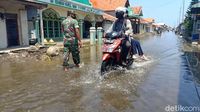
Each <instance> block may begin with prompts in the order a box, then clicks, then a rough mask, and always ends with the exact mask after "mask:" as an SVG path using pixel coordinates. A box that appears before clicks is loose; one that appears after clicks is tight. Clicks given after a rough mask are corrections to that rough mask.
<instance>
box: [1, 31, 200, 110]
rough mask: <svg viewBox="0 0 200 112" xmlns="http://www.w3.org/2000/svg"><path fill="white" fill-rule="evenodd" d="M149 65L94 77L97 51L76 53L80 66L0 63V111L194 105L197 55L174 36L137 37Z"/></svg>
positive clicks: (57, 61) (87, 49) (199, 56)
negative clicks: (64, 67) (148, 57)
mask: <svg viewBox="0 0 200 112" xmlns="http://www.w3.org/2000/svg"><path fill="white" fill-rule="evenodd" d="M141 44H142V47H143V48H144V51H145V53H146V54H147V55H148V56H150V57H151V58H152V61H151V62H140V63H139V62H138V63H134V65H133V66H132V68H131V69H129V70H124V69H122V68H119V70H116V71H112V72H110V73H108V74H107V76H106V77H104V78H103V77H101V76H100V73H99V72H100V71H99V70H100V62H101V55H102V54H101V51H100V47H98V46H92V47H84V48H82V49H81V60H82V65H83V67H82V68H80V69H79V68H74V67H73V68H71V69H70V70H69V71H68V72H64V71H63V67H62V66H61V65H62V57H61V56H60V57H58V58H56V59H54V60H53V61H47V62H46V61H37V62H36V61H33V62H23V61H22V62H9V63H2V64H1V65H0V112H164V111H165V109H166V107H167V106H168V105H170V106H176V105H182V106H200V102H199V97H198V91H199V92H200V87H199V82H200V76H199V75H200V74H199V72H200V65H199V64H200V63H199V60H200V53H198V52H197V51H195V50H193V49H191V47H188V46H187V45H185V44H183V42H182V39H180V38H178V37H177V36H176V35H175V34H174V33H172V32H169V33H168V32H167V33H163V34H162V36H153V37H146V38H144V39H141Z"/></svg>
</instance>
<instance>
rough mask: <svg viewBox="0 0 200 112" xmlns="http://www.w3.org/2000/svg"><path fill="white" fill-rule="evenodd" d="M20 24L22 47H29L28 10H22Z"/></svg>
mask: <svg viewBox="0 0 200 112" xmlns="http://www.w3.org/2000/svg"><path fill="white" fill-rule="evenodd" d="M20 24H21V30H22V34H21V45H29V35H28V19H27V11H26V10H20Z"/></svg>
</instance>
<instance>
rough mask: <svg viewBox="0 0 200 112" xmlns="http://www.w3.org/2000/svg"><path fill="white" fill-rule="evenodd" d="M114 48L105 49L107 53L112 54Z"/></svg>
mask: <svg viewBox="0 0 200 112" xmlns="http://www.w3.org/2000/svg"><path fill="white" fill-rule="evenodd" d="M114 48H115V47H110V48H108V49H107V52H113V50H114Z"/></svg>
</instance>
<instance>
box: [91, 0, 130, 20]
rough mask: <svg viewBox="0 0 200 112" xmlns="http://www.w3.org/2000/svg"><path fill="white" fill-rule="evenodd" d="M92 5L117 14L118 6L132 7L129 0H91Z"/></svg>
mask: <svg viewBox="0 0 200 112" xmlns="http://www.w3.org/2000/svg"><path fill="white" fill-rule="evenodd" d="M90 2H91V3H92V6H93V7H94V8H97V9H101V10H103V11H104V12H105V13H107V14H109V15H112V16H115V9H116V8H117V7H127V8H128V7H130V3H129V0H90Z"/></svg>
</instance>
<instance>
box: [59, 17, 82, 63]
mask: <svg viewBox="0 0 200 112" xmlns="http://www.w3.org/2000/svg"><path fill="white" fill-rule="evenodd" d="M62 27H63V31H64V39H63V41H64V62H63V66H68V65H69V64H68V62H69V55H70V52H71V53H72V57H73V61H74V63H75V64H79V63H80V55H79V48H78V39H77V38H76V31H75V29H76V28H79V26H78V21H77V20H75V19H73V18H71V17H67V19H65V20H64V21H63V22H62Z"/></svg>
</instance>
